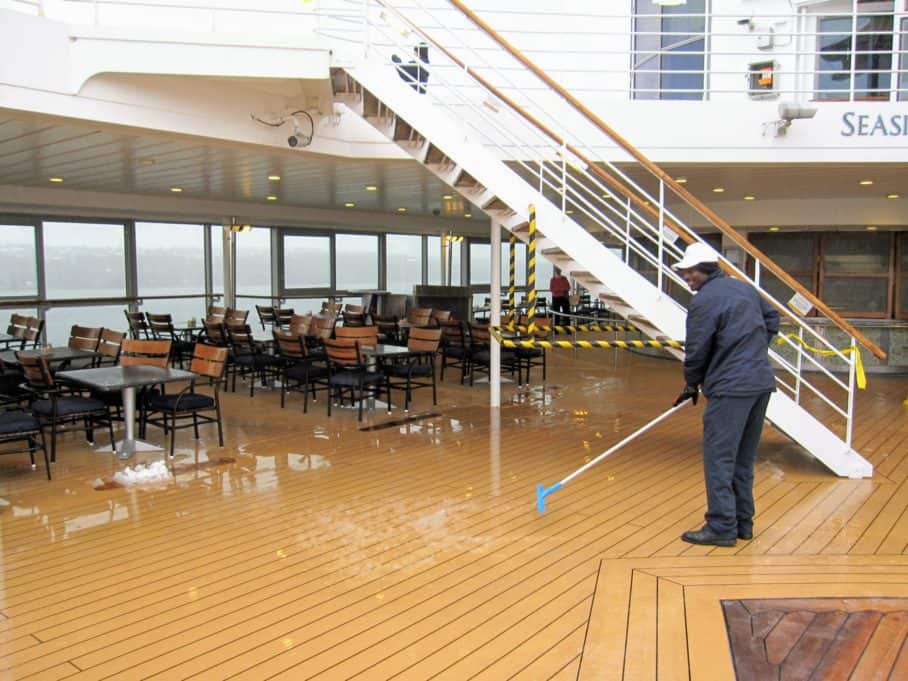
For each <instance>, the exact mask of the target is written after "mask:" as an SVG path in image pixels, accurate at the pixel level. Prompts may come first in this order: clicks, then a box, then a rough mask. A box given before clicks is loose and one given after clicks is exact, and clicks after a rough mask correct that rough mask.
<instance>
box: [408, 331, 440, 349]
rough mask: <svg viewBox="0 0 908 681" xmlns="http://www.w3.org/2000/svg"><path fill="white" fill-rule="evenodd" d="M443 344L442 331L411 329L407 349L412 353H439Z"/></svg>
mask: <svg viewBox="0 0 908 681" xmlns="http://www.w3.org/2000/svg"><path fill="white" fill-rule="evenodd" d="M440 343H441V329H421V328H416V329H410V335H409V336H408V338H407V349H408V350H410V352H438V346H439V344H440Z"/></svg>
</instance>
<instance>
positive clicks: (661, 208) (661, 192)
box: [656, 180, 665, 293]
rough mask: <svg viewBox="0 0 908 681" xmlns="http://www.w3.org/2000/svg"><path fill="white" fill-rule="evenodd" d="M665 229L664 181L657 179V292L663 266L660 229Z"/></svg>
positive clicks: (663, 237)
mask: <svg viewBox="0 0 908 681" xmlns="http://www.w3.org/2000/svg"><path fill="white" fill-rule="evenodd" d="M663 229H665V182H663V181H662V180H659V225H658V227H657V228H656V232H657V233H658V235H659V242H658V243H659V247H658V251H657V252H658V258H659V266H658V267H657V268H656V286H657V287H658V289H659V292H660V293H661V292H662V268H663V267H665V257H664V255H665V235H664V234H663V233H662V230H663Z"/></svg>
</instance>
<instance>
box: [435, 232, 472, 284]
mask: <svg viewBox="0 0 908 681" xmlns="http://www.w3.org/2000/svg"><path fill="white" fill-rule="evenodd" d="M426 238H427V246H426V248H427V249H428V258H429V271H428V283H429V284H436V285H438V284H441V267H442V263H441V238H440V237H437V236H430V237H426ZM464 243H465V242H464V241H463V240H461V241H454V242H451V243H450V244H449V247H448V249H447V253H448V262H447V263H445V266H446V267H447V268H448V272H450V275H451V276H450V280H451V286H460V255H461V253H462V252H463V244H464Z"/></svg>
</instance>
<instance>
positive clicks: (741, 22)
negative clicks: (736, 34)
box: [737, 19, 754, 31]
mask: <svg viewBox="0 0 908 681" xmlns="http://www.w3.org/2000/svg"><path fill="white" fill-rule="evenodd" d="M737 23H738V26H746V27H747V30H748V31H752V30H754V20H753V19H738V22H737Z"/></svg>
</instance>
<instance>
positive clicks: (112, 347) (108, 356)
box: [95, 329, 126, 366]
mask: <svg viewBox="0 0 908 681" xmlns="http://www.w3.org/2000/svg"><path fill="white" fill-rule="evenodd" d="M125 339H126V334H125V333H122V332H120V331H114V330H113V329H103V330H102V331H101V337H100V338H99V339H98V348H97V351H98V352H99V353H101V356H100V357H98V358H97V359H96V360H95V366H104V365H105V364H116V363H117V362H119V361H120V349H121V348H122V347H123V341H124V340H125Z"/></svg>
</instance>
